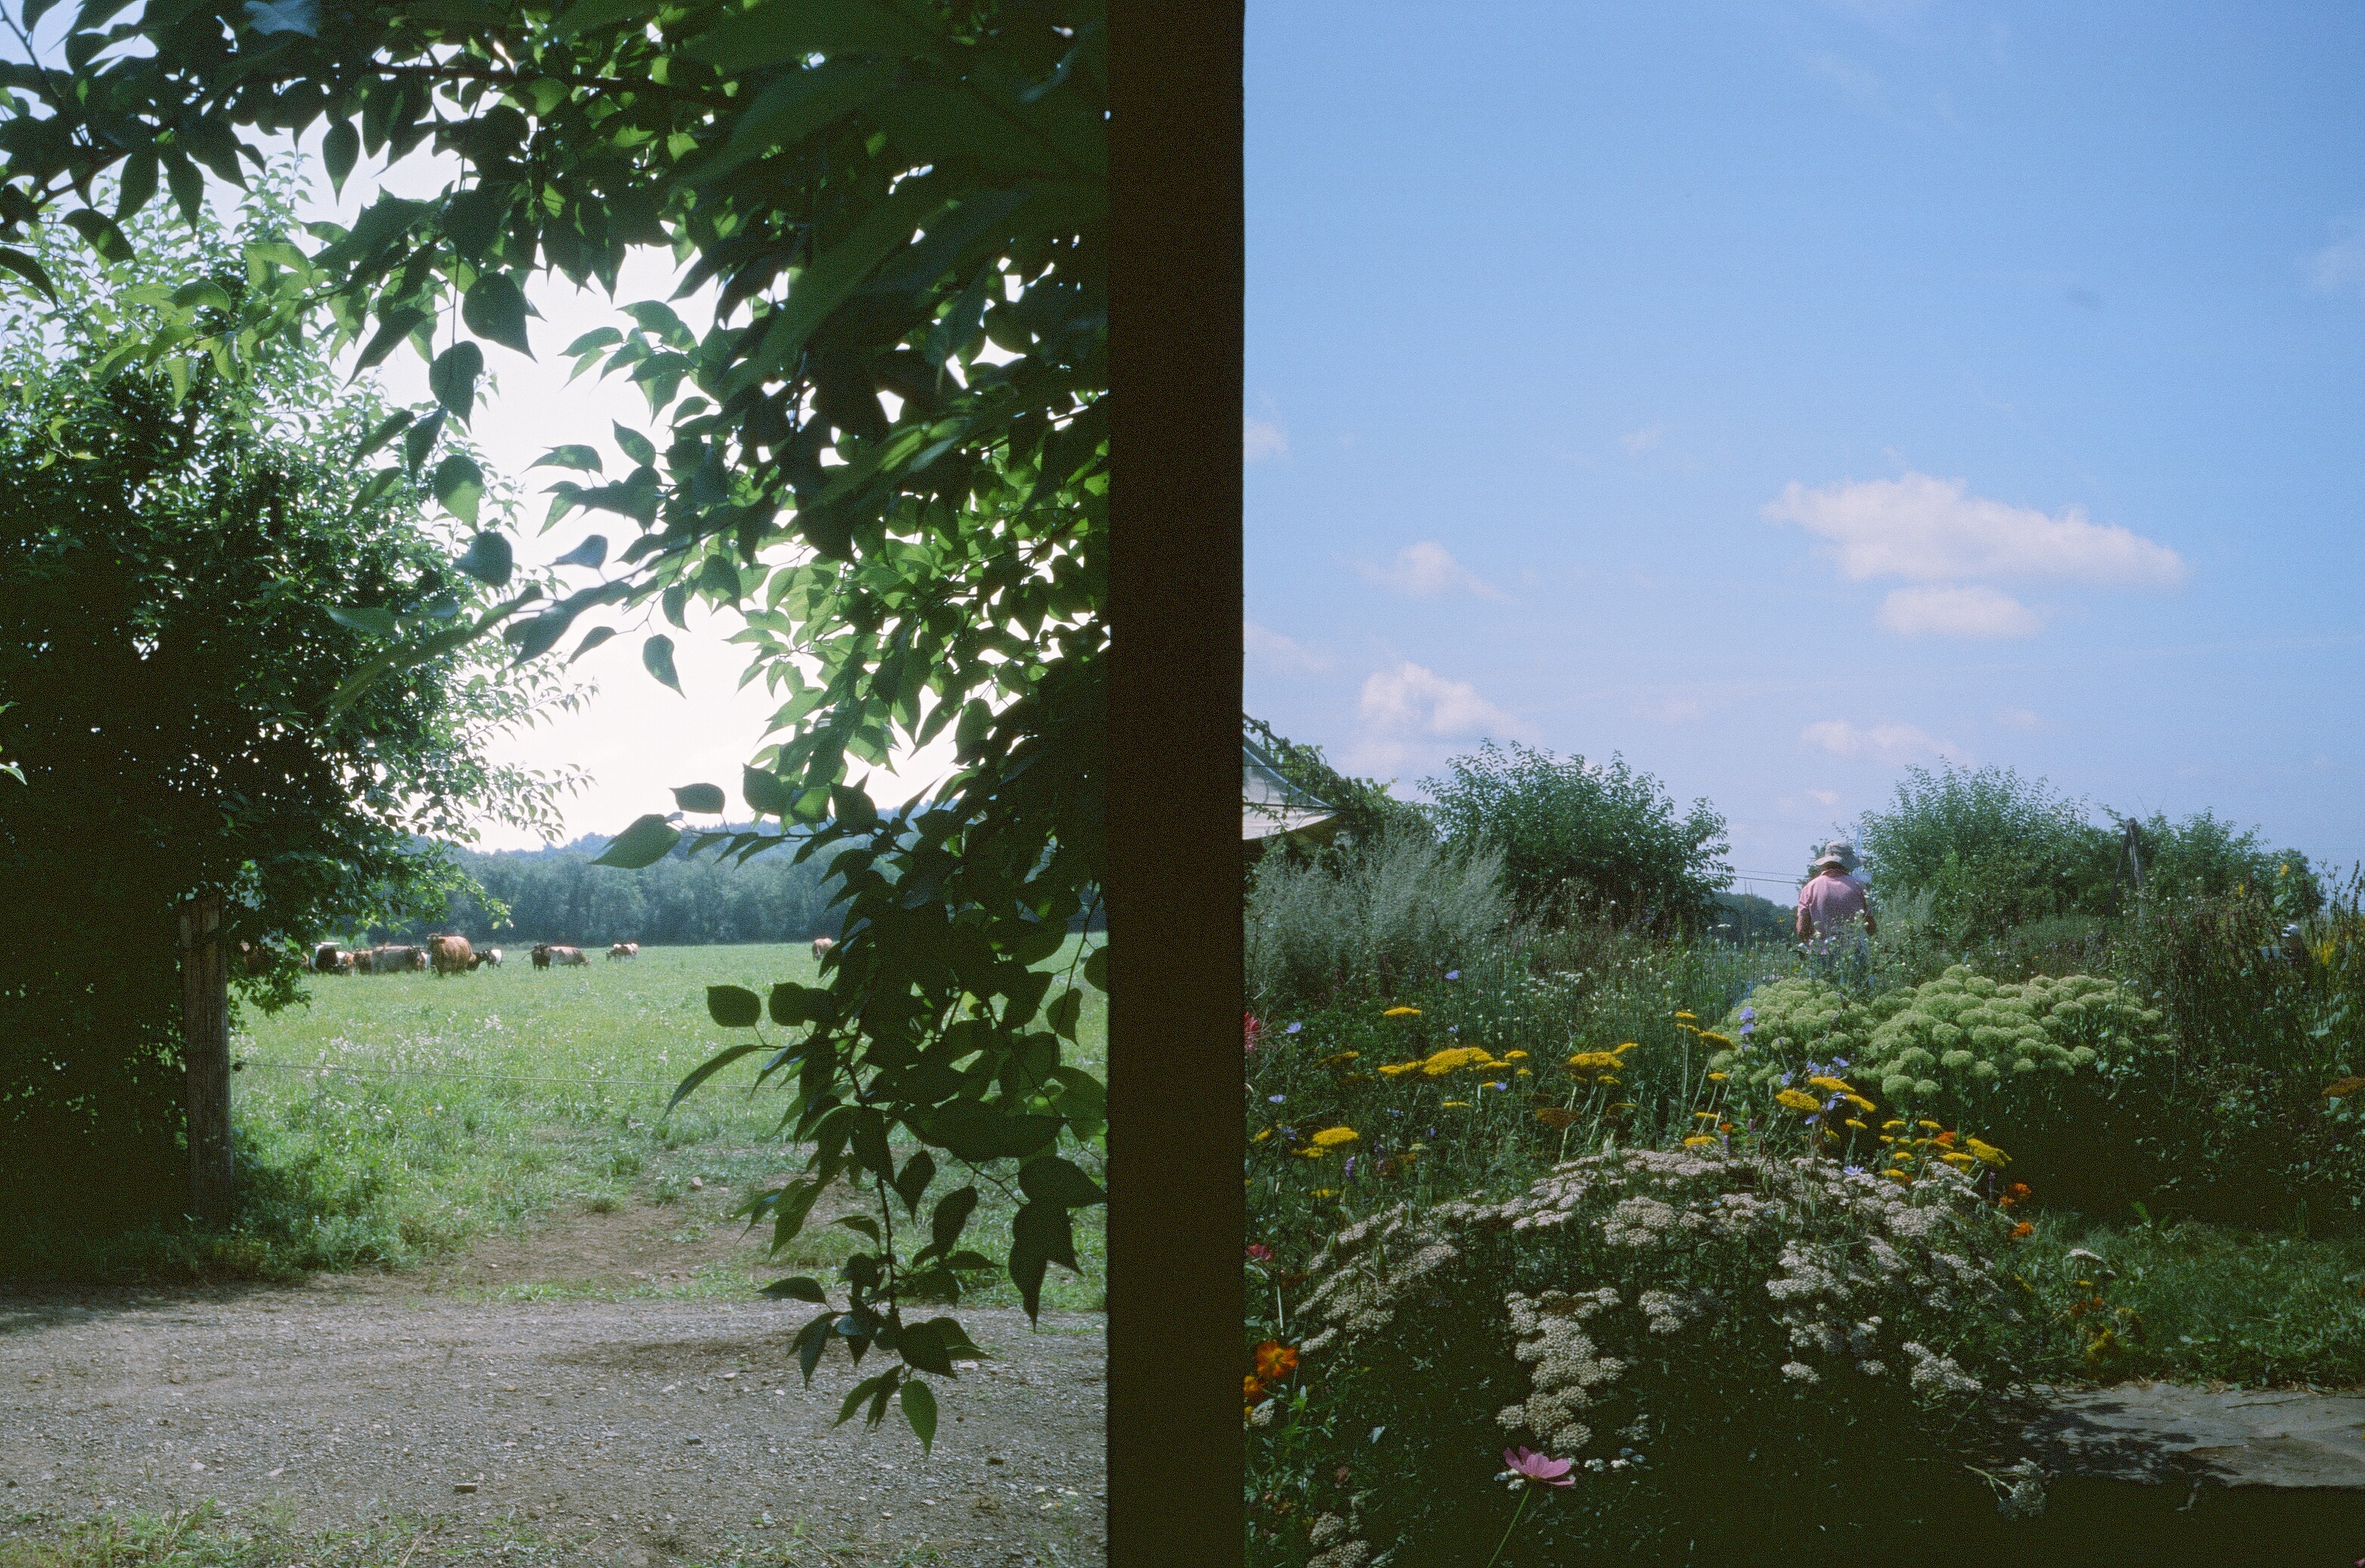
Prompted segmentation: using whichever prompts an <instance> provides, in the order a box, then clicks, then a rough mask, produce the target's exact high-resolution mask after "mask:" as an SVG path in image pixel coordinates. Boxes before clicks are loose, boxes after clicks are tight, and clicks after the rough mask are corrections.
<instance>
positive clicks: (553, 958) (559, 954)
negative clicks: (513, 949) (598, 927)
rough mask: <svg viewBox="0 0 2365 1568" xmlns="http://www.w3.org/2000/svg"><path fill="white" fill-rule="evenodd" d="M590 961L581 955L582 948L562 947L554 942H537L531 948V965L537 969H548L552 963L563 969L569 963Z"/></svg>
mask: <svg viewBox="0 0 2365 1568" xmlns="http://www.w3.org/2000/svg"><path fill="white" fill-rule="evenodd" d="M590 961H591V960H590V959H588V958H585V957H584V956H583V949H582V948H580V947H562V946H558V945H557V944H556V943H555V942H544V943H541V944H538V945H537V946H535V947H534V950H533V967H534V968H536V969H549V968H550V967H551V966H552V965H554V964H555V965H557V966H559V967H560V968H562V969H564V968H566V966H568V965H570V964H588V963H589V962H590Z"/></svg>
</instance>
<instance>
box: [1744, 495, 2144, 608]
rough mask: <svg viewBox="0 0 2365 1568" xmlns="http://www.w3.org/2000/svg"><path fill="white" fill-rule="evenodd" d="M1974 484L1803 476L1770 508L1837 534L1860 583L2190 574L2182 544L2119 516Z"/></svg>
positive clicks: (1779, 517) (1849, 570)
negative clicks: (2051, 507) (2163, 540)
mask: <svg viewBox="0 0 2365 1568" xmlns="http://www.w3.org/2000/svg"><path fill="white" fill-rule="evenodd" d="M1968 491H1969V486H1968V485H1967V483H1966V482H1965V481H1964V480H1961V479H1938V478H1933V477H1932V476H1929V475H1927V474H1914V473H1909V474H1907V475H1906V476H1904V477H1903V478H1901V479H1870V480H1866V481H1865V482H1863V483H1861V484H1837V485H1827V486H1824V487H1821V488H1819V489H1812V490H1810V489H1809V488H1807V487H1805V486H1804V485H1801V484H1799V482H1798V481H1797V480H1795V479H1794V480H1792V481H1791V482H1790V484H1789V485H1788V487H1785V488H1784V489H1783V491H1782V494H1781V495H1780V496H1779V497H1778V498H1776V499H1774V500H1771V501H1768V502H1767V503H1766V504H1765V508H1764V515H1765V517H1766V518H1767V519H1768V520H1769V521H1776V522H1795V523H1798V524H1799V525H1800V526H1801V527H1803V528H1805V529H1806V530H1807V532H1810V533H1812V534H1814V535H1815V536H1817V537H1818V538H1820V539H1823V540H1826V541H1828V542H1829V543H1831V544H1832V545H1833V547H1834V549H1835V551H1836V554H1837V555H1838V561H1839V568H1840V572H1841V575H1842V576H1844V577H1847V578H1848V579H1849V580H1850V581H1852V582H1862V581H1864V580H1865V579H1866V578H1867V577H1904V578H1907V579H1909V580H1911V581H1915V582H1945V581H1950V580H1951V581H1956V582H1959V581H1962V580H1964V579H1966V578H1974V577H2053V578H2062V579H2067V580H2069V581H2073V582H2082V583H2091V584H2095V585H2097V586H2101V587H2105V588H2174V587H2175V586H2177V585H2178V584H2179V583H2180V582H2182V581H2183V580H2184V577H2185V565H2184V558H2183V557H2182V556H2180V555H2179V554H2177V553H2176V552H2175V551H2174V550H2171V549H2169V547H2168V546H2167V545H2165V544H2159V543H2154V542H2153V541H2151V540H2148V539H2146V538H2144V537H2142V536H2141V535H2140V534H2137V533H2135V532H2133V531H2131V530H2129V529H2125V528H2122V527H2120V526H2118V525H2117V524H2115V523H2096V522H2090V521H2087V518H2086V513H2085V509H2083V508H2082V507H2075V506H2072V507H2068V508H2066V509H2064V510H2063V511H2062V513H2061V515H2060V516H2058V517H2048V516H2046V514H2045V513H2044V512H2041V511H2039V510H2036V509H2035V508H2034V507H2016V506H2012V505H2009V504H2007V503H2005V502H2003V501H1991V500H1988V499H1986V498H1982V497H1978V496H1974V495H1971V494H1969V493H1968Z"/></svg>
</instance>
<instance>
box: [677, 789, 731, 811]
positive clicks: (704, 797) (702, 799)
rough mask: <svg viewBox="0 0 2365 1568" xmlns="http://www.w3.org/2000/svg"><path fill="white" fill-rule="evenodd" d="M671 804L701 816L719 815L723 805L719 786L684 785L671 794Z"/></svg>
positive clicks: (721, 791)
mask: <svg viewBox="0 0 2365 1568" xmlns="http://www.w3.org/2000/svg"><path fill="white" fill-rule="evenodd" d="M673 803H674V804H675V805H677V806H679V807H680V808H681V809H682V810H683V811H685V812H699V813H700V814H701V815H703V816H718V815H720V814H721V813H722V811H723V805H724V804H725V802H724V801H723V787H722V786H721V785H720V784H684V785H682V786H681V787H680V788H679V789H678V790H675V791H674V792H673Z"/></svg>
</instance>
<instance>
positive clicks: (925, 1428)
mask: <svg viewBox="0 0 2365 1568" xmlns="http://www.w3.org/2000/svg"><path fill="white" fill-rule="evenodd" d="M905 1332H906V1333H907V1334H908V1333H909V1332H910V1330H908V1329H907V1330H905ZM929 1343H930V1344H931V1346H932V1349H933V1353H934V1356H935V1359H936V1360H937V1361H942V1362H944V1371H946V1372H951V1371H952V1370H953V1363H952V1358H951V1357H949V1356H947V1355H946V1354H945V1353H944V1347H943V1346H941V1345H934V1344H933V1341H930V1342H929ZM903 1359H904V1360H905V1361H910V1362H911V1363H912V1364H913V1366H916V1367H921V1368H922V1370H924V1371H926V1372H935V1371H936V1370H937V1369H936V1368H935V1367H932V1366H926V1365H925V1363H923V1362H922V1361H921V1360H920V1359H919V1358H918V1357H917V1356H914V1355H913V1354H912V1353H911V1352H910V1351H909V1350H905V1351H904V1352H903ZM901 1403H902V1409H903V1419H904V1421H905V1422H907V1423H908V1424H909V1425H910V1427H911V1428H912V1430H913V1434H914V1435H916V1436H917V1437H918V1438H919V1439H920V1451H921V1452H922V1453H923V1454H926V1453H933V1452H934V1451H935V1450H936V1395H935V1394H931V1393H930V1392H928V1385H927V1384H926V1383H922V1382H921V1381H920V1380H919V1379H918V1378H907V1379H905V1380H904V1383H903V1392H902V1396H901Z"/></svg>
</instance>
